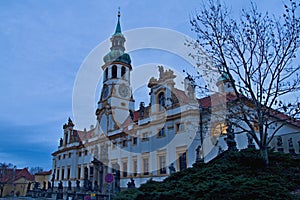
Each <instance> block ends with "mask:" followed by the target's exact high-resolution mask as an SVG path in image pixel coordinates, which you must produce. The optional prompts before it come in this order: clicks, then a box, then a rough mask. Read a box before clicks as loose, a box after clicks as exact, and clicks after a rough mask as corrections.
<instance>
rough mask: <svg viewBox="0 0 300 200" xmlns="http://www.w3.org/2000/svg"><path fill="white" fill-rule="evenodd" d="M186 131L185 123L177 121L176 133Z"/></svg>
mask: <svg viewBox="0 0 300 200" xmlns="http://www.w3.org/2000/svg"><path fill="white" fill-rule="evenodd" d="M183 131H184V123H177V124H176V133H179V132H183Z"/></svg>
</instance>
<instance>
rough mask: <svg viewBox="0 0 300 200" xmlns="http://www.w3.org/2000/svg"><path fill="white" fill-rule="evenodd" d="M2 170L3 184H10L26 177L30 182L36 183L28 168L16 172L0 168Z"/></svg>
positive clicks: (1, 179) (0, 179)
mask: <svg viewBox="0 0 300 200" xmlns="http://www.w3.org/2000/svg"><path fill="white" fill-rule="evenodd" d="M0 170H1V171H2V172H3V174H2V177H1V176H0V181H1V182H2V183H10V182H13V181H16V180H18V179H20V178H22V177H24V178H25V179H27V180H29V181H34V176H33V175H32V174H30V172H29V171H28V169H27V168H24V169H16V170H15V172H14V169H8V168H0Z"/></svg>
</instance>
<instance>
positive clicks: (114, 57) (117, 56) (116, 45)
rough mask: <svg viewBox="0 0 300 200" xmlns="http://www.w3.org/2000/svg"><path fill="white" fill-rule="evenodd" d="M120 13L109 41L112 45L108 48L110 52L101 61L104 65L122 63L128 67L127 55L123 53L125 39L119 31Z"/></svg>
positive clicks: (128, 59)
mask: <svg viewBox="0 0 300 200" xmlns="http://www.w3.org/2000/svg"><path fill="white" fill-rule="evenodd" d="M120 16H121V14H120V11H119V12H118V23H117V26H116V30H115V33H114V34H113V35H112V37H111V38H110V41H111V43H112V46H111V48H110V52H108V53H107V54H106V55H105V56H104V57H103V61H104V63H105V65H106V64H108V63H112V62H123V63H125V64H128V65H130V64H131V59H130V56H129V54H127V53H125V47H124V43H125V41H126V40H125V37H124V35H123V34H122V31H121V25H120Z"/></svg>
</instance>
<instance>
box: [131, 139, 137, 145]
mask: <svg viewBox="0 0 300 200" xmlns="http://www.w3.org/2000/svg"><path fill="white" fill-rule="evenodd" d="M136 144H137V137H133V138H132V145H136Z"/></svg>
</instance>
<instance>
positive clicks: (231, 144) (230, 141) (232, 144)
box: [225, 125, 237, 151]
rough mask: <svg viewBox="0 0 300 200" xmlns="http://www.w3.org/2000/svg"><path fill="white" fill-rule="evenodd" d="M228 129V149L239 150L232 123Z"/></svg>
mask: <svg viewBox="0 0 300 200" xmlns="http://www.w3.org/2000/svg"><path fill="white" fill-rule="evenodd" d="M226 131H227V138H226V139H225V140H226V143H227V146H228V151H237V147H236V141H235V139H234V138H235V134H234V132H233V129H232V127H231V125H229V126H228V127H227V129H226Z"/></svg>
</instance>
